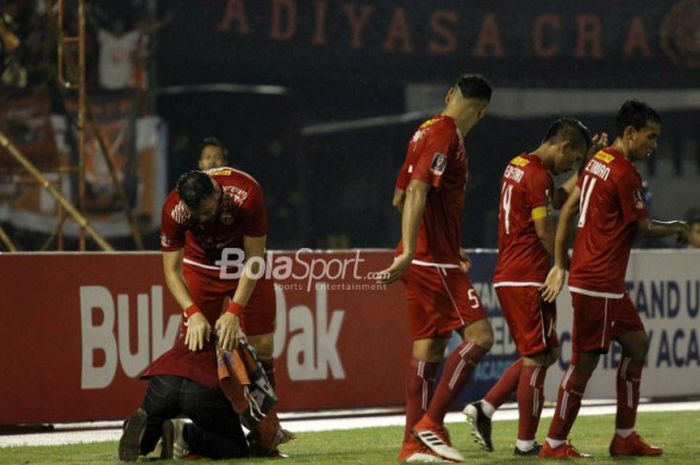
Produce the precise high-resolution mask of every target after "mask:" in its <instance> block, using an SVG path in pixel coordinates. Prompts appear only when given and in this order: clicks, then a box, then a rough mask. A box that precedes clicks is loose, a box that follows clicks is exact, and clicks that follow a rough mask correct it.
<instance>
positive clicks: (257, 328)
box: [231, 279, 277, 389]
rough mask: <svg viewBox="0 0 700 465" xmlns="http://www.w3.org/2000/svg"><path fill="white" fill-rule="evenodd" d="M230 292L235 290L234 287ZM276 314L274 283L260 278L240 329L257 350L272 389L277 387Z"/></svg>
mask: <svg viewBox="0 0 700 465" xmlns="http://www.w3.org/2000/svg"><path fill="white" fill-rule="evenodd" d="M232 292H235V289H233V290H232ZM231 295H233V294H231ZM276 316H277V303H276V300H275V290H274V283H273V282H272V280H269V279H260V280H258V282H257V283H256V284H255V289H254V290H253V294H252V295H251V296H250V300H249V301H248V305H246V308H245V309H244V311H243V315H242V316H241V329H242V330H243V332H244V333H245V335H246V337H247V339H248V342H249V343H250V345H252V346H253V348H254V349H255V351H256V352H257V354H258V359H259V360H260V363H261V364H262V366H263V368H264V369H265V374H266V375H267V378H268V380H269V381H270V384H272V388H273V389H276V387H277V383H276V379H275V365H274V359H273V353H274V333H275V318H276Z"/></svg>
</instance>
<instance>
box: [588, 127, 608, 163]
mask: <svg viewBox="0 0 700 465" xmlns="http://www.w3.org/2000/svg"><path fill="white" fill-rule="evenodd" d="M607 146H608V134H607V133H606V132H601V133H600V134H596V135H594V136H593V137H592V138H591V149H590V150H589V151H588V155H587V156H586V160H590V158H591V157H592V156H593V155H595V154H596V153H598V152H599V151H600V149H602V148H605V147H607Z"/></svg>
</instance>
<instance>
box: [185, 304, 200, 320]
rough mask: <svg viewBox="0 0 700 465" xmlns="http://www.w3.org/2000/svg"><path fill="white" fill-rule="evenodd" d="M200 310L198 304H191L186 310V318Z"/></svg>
mask: <svg viewBox="0 0 700 465" xmlns="http://www.w3.org/2000/svg"><path fill="white" fill-rule="evenodd" d="M198 311H199V309H198V308H197V306H196V305H195V304H192V305H190V306H189V307H187V308H186V309H185V311H184V314H185V318H186V319H189V318H190V317H191V316H192V315H194V314H195V313H197V312H198Z"/></svg>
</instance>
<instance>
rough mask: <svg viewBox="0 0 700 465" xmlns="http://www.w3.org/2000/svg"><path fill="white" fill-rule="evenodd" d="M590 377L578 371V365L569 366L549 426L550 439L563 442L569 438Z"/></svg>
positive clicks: (560, 386) (588, 374)
mask: <svg viewBox="0 0 700 465" xmlns="http://www.w3.org/2000/svg"><path fill="white" fill-rule="evenodd" d="M590 377H591V375H590V373H586V372H584V371H582V370H580V369H578V368H577V367H576V365H571V366H569V369H568V370H567V371H566V374H565V375H564V379H563V380H562V382H561V384H560V385H559V394H558V395H557V408H556V410H555V411H554V418H552V423H551V424H550V425H549V433H548V434H547V437H548V438H550V439H557V440H562V441H563V440H565V439H566V438H567V437H568V436H569V432H570V431H571V427H572V426H573V425H574V421H575V420H576V416H577V415H578V411H579V408H581V399H582V398H583V393H584V392H585V390H586V385H587V384H588V379H589V378H590Z"/></svg>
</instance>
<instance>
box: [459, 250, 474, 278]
mask: <svg viewBox="0 0 700 465" xmlns="http://www.w3.org/2000/svg"><path fill="white" fill-rule="evenodd" d="M459 269H460V271H461V272H462V273H464V274H468V273H469V270H471V269H472V259H471V257H469V255H468V254H467V253H466V252H462V257H461V258H460V259H459Z"/></svg>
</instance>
